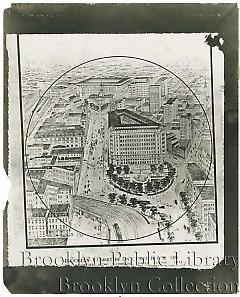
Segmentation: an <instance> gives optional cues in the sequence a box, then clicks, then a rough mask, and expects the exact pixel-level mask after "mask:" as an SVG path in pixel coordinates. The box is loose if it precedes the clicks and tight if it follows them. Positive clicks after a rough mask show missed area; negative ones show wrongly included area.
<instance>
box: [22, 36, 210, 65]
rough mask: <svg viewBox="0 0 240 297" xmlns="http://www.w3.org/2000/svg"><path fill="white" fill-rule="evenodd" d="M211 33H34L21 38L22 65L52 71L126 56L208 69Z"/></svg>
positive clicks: (163, 63)
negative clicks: (208, 41)
mask: <svg viewBox="0 0 240 297" xmlns="http://www.w3.org/2000/svg"><path fill="white" fill-rule="evenodd" d="M207 35H208V33H194V34H192V33H191V34H155V33H148V34H60V35H59V34H34V35H20V52H21V64H22V66H23V67H26V66H28V65H32V66H34V65H35V66H37V67H43V68H50V67H52V66H55V65H65V66H72V67H73V66H75V65H77V64H79V63H82V62H85V61H88V60H90V59H94V58H99V57H104V56H111V55H126V56H132V57H138V58H143V59H147V60H150V61H152V62H155V63H159V64H161V65H162V66H167V65H173V64H179V65H181V64H182V63H184V61H187V60H189V59H190V60H191V63H192V61H196V64H195V63H193V67H198V65H201V66H202V67H206V68H208V67H209V47H208V45H207V44H206V43H205V38H206V36H207Z"/></svg>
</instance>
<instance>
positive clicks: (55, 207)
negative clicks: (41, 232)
mask: <svg viewBox="0 0 240 297" xmlns="http://www.w3.org/2000/svg"><path fill="white" fill-rule="evenodd" d="M69 207H70V205H69V204H68V203H66V204H52V205H51V206H50V215H51V213H54V214H58V213H66V214H68V212H69Z"/></svg>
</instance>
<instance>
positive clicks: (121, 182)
mask: <svg viewBox="0 0 240 297" xmlns="http://www.w3.org/2000/svg"><path fill="white" fill-rule="evenodd" d="M123 182H124V179H123V178H122V177H121V176H120V177H119V178H118V179H117V183H118V184H119V186H122V185H123Z"/></svg>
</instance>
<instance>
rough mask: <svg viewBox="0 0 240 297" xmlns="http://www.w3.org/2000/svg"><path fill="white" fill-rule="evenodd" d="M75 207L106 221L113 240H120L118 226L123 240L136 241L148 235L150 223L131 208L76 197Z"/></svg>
mask: <svg viewBox="0 0 240 297" xmlns="http://www.w3.org/2000/svg"><path fill="white" fill-rule="evenodd" d="M73 207H79V209H81V210H83V211H86V212H90V213H92V214H96V217H100V218H102V219H103V220H104V221H106V223H107V225H108V227H109V229H110V232H111V239H114V240H116V239H119V237H118V236H117V235H116V230H115V228H114V226H116V224H117V225H118V226H119V231H120V234H121V237H122V239H123V240H124V239H136V238H139V237H141V236H145V235H148V229H149V223H148V221H147V220H146V219H145V217H143V216H142V215H141V214H140V213H138V212H136V211H135V210H133V209H131V208H130V207H127V206H123V205H114V204H110V203H107V202H103V201H99V200H95V199H91V198H87V197H84V196H74V197H73ZM79 231H80V230H79Z"/></svg>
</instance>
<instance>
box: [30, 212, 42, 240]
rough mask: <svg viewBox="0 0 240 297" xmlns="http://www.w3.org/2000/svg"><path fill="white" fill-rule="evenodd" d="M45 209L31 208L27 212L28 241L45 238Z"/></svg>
mask: <svg viewBox="0 0 240 297" xmlns="http://www.w3.org/2000/svg"><path fill="white" fill-rule="evenodd" d="M46 216H47V209H45V208H33V209H28V210H27V227H28V228H27V233H28V234H27V235H28V238H29V239H38V238H45V237H47V219H46Z"/></svg>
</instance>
